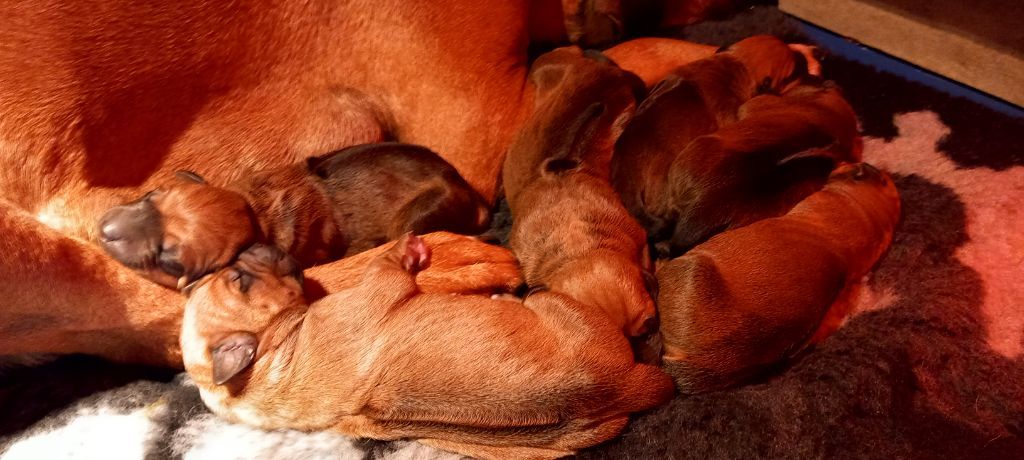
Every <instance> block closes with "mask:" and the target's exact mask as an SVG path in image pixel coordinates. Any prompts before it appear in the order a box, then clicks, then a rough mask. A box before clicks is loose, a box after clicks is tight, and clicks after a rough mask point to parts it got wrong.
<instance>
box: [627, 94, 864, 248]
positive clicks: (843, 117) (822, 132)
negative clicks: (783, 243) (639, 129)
mask: <svg viewBox="0 0 1024 460" xmlns="http://www.w3.org/2000/svg"><path fill="white" fill-rule="evenodd" d="M736 117H737V120H736V121H735V122H732V123H730V124H726V125H724V126H723V127H721V128H718V129H717V130H716V131H714V132H713V133H711V134H706V135H701V136H698V137H696V138H694V139H693V140H691V141H689V142H688V143H687V144H685V145H682V146H679V147H680V149H679V150H675V151H673V150H671V149H668V148H664V147H665V145H664V144H660V143H659V142H658V140H656V139H652V140H649V141H648V142H649V144H650V148H648V147H644V149H646V153H645V154H644V155H641V156H640V157H638V158H635V163H634V164H632V165H630V166H629V168H628V169H629V172H627V168H623V167H620V168H619V169H617V170H616V172H617V173H619V174H618V176H617V177H616V185H617V189H618V191H619V192H620V193H621V194H622V197H623V201H624V202H625V203H628V205H629V206H630V211H631V212H632V213H634V215H636V216H637V218H638V219H639V220H640V222H642V223H643V225H644V226H645V227H646V228H647V231H648V233H649V235H650V237H651V239H652V240H654V241H663V240H665V239H670V240H671V241H670V253H671V255H672V256H677V255H679V254H682V253H683V252H685V251H686V250H687V249H689V248H691V247H693V246H694V245H696V244H698V243H700V242H702V241H704V240H705V239H707V238H708V237H710V236H711V235H714V234H715V233H718V232H721V231H723V230H727V229H731V228H736V227H740V226H743V225H747V224H749V223H751V222H755V221H757V220H760V219H762V218H765V217H772V216H777V215H780V214H782V213H785V212H786V211H787V210H788V209H790V208H791V207H792V206H793V205H794V204H796V202H797V201H799V200H801V199H802V198H804V197H806V196H807V195H809V194H810V193H813V192H814V191H816V190H818V189H820V188H821V186H822V185H823V184H824V182H825V180H826V179H827V177H828V174H829V172H830V171H831V170H832V169H833V168H834V167H835V165H836V164H839V163H842V162H856V161H859V160H860V155H861V139H860V136H859V134H858V133H857V119H856V116H855V115H854V113H853V110H852V109H851V108H850V106H849V104H847V102H846V100H845V99H844V98H843V96H842V94H841V92H840V91H839V89H838V88H836V87H834V86H833V85H831V84H824V85H799V86H796V87H793V88H791V89H789V90H787V91H786V92H785V93H783V94H782V95H773V94H765V95H760V96H756V97H754V98H752V99H750V100H749V101H747V102H746V103H744V104H743V105H742V106H740V107H739V109H738V110H737V111H736ZM621 145H622V144H620V146H621ZM633 145H637V144H633ZM662 148H664V149H663V150H660V151H658V152H655V150H658V149H662ZM630 152H635V151H633V150H630V149H628V148H625V149H623V150H620V151H617V154H618V155H620V156H619V159H618V161H619V163H618V164H619V165H620V166H621V165H625V164H627V162H628V161H627V160H628V159H629V155H630ZM640 165H643V166H640ZM634 181H635V182H634Z"/></svg>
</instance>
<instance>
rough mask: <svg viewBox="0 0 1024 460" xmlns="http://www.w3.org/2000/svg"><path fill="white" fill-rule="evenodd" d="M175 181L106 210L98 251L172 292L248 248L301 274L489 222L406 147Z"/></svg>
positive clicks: (474, 202) (434, 165) (422, 155)
mask: <svg viewBox="0 0 1024 460" xmlns="http://www.w3.org/2000/svg"><path fill="white" fill-rule="evenodd" d="M178 178H179V180H178V181H177V182H176V183H175V184H173V185H171V186H170V187H166V188H160V189H157V190H154V191H152V192H150V193H148V194H146V195H145V196H143V197H142V198H140V199H139V200H136V201H134V202H132V203H128V204H126V205H122V206H118V207H115V208H113V209H111V210H109V211H108V212H107V213H106V214H105V215H104V216H103V218H102V219H101V220H100V235H101V236H100V240H101V241H100V243H101V245H102V246H103V248H104V249H105V250H106V251H107V252H108V253H109V254H110V255H111V256H113V257H114V258H115V259H117V260H118V261H120V262H121V263H123V264H125V265H127V266H129V267H132V268H135V269H136V270H137V271H138V272H139V273H141V274H143V275H144V276H146V277H148V278H150V279H153V280H154V281H156V282H158V283H160V284H164V285H167V286H177V287H179V288H180V287H181V286H183V285H184V284H187V283H188V282H190V281H192V280H194V279H196V278H198V277H199V276H202V275H203V274H206V273H209V272H211V271H213V270H216V269H217V268H220V267H223V266H225V265H226V264H228V263H229V262H230V261H231V260H232V259H234V257H235V256H236V255H237V254H238V253H239V252H241V251H242V249H244V248H245V247H247V246H249V245H251V244H253V243H254V242H262V243H267V244H272V245H274V246H277V247H279V248H281V249H282V250H284V251H286V252H288V253H289V254H291V255H292V256H294V257H295V258H296V259H298V261H299V263H300V264H301V265H302V266H304V267H308V266H312V265H315V264H318V263H322V262H327V261H330V260H335V259H338V258H341V257H345V256H347V255H351V254H356V253H359V252H362V251H365V250H367V249H370V248H372V247H375V246H378V245H380V244H382V243H384V242H386V241H389V240H393V239H395V238H398V237H399V236H401V235H402V234H404V233H405V232H408V231H416V232H430V231H437V230H449V231H453V232H458V233H479V232H481V231H483V230H484V229H485V228H486V226H487V224H488V220H489V209H488V207H487V206H486V203H484V201H483V199H482V198H481V197H480V196H479V195H478V194H477V193H476V192H475V191H473V189H472V188H471V187H470V186H469V185H468V184H467V183H466V181H464V180H463V179H462V177H461V176H459V174H458V172H457V171H455V168H453V167H452V166H451V165H449V164H448V163H447V162H445V161H444V160H443V159H441V158H440V157H439V156H437V154H435V153H434V152H432V151H430V150H428V149H426V148H424V147H419V146H415V145H409V144H399V143H377V144H365V145H359V146H354V147H349V148H346V149H343V150H340V151H337V152H334V153H331V154H327V155H324V156H321V157H314V158H309V159H308V160H307V161H306V162H305V163H302V164H296V165H292V166H287V167H283V168H278V169H272V170H267V171H261V172H257V173H255V174H252V175H250V176H249V177H247V178H245V179H242V180H240V181H238V182H236V183H233V184H230V185H228V186H227V187H223V188H222V187H216V186H213V185H210V184H207V183H206V182H205V181H204V180H203V179H202V178H201V177H199V176H198V175H196V174H194V173H191V172H181V173H179V174H178Z"/></svg>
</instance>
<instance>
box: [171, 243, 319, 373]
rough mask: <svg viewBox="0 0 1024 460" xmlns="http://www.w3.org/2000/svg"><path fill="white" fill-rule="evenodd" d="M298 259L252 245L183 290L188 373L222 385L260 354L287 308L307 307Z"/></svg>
mask: <svg viewBox="0 0 1024 460" xmlns="http://www.w3.org/2000/svg"><path fill="white" fill-rule="evenodd" d="M302 282H303V279H302V271H301V269H300V267H299V264H298V262H296V261H295V259H293V258H292V257H291V256H289V255H287V254H285V253H284V252H283V251H281V250H280V249H277V248H276V247H273V246H266V245H262V244H256V245H253V246H252V247H250V248H248V249H246V250H245V251H244V252H242V254H241V255H239V256H238V260H237V261H236V262H235V263H234V264H232V265H230V266H228V267H225V268H222V269H220V270H218V271H217V272H215V273H213V274H212V275H209V276H206V277H204V278H202V279H200V280H198V281H196V282H195V283H194V285H192V286H189V287H188V288H186V294H188V296H189V298H188V302H187V303H186V305H185V321H184V323H185V324H184V326H183V328H182V344H181V345H182V351H183V353H184V354H185V364H186V367H187V368H188V369H189V372H190V373H195V372H200V373H204V372H206V371H207V369H208V372H209V374H207V375H209V376H210V377H211V380H212V382H213V383H214V384H216V385H222V384H224V383H225V382H227V381H228V380H231V378H232V377H234V376H236V375H238V374H239V373H241V372H242V371H244V370H245V369H246V368H248V366H249V365H250V364H252V363H253V362H254V361H255V360H256V358H257V357H258V356H259V355H260V354H262V353H263V352H264V349H263V348H265V347H263V348H261V346H260V343H261V342H264V343H268V344H269V342H270V341H269V340H268V339H271V338H272V337H273V331H272V329H273V327H272V326H273V323H274V321H275V319H277V318H280V317H281V315H282V313H284V312H286V311H293V310H300V311H305V309H306V308H308V306H307V305H306V303H305V300H304V299H303V292H302Z"/></svg>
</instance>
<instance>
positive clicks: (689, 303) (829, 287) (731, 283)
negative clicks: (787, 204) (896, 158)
mask: <svg viewBox="0 0 1024 460" xmlns="http://www.w3.org/2000/svg"><path fill="white" fill-rule="evenodd" d="M899 214H900V202H899V196H898V194H897V192H896V188H895V186H894V185H893V183H892V181H891V180H890V179H889V177H888V176H887V175H886V174H885V173H883V172H881V171H879V170H877V169H875V168H874V167H872V166H870V165H867V164H863V163H862V164H854V165H845V166H841V167H840V168H838V169H836V171H835V172H833V173H832V175H831V177H830V178H829V181H828V184H827V185H825V187H824V188H823V189H822V190H821V191H819V192H816V193H814V194H812V195H811V196H809V197H808V198H807V199H805V200H804V201H802V202H800V203H799V204H798V205H796V206H795V207H794V208H793V209H792V210H791V211H789V213H787V214H786V215H784V216H781V217H775V218H769V219H765V220H762V221H760V222H756V223H753V224H750V225H748V226H746V227H743V228H739V229H736V230H731V231H727V232H725V233H722V234H720V235H717V236H715V237H712V238H711V239H710V240H708V241H707V242H705V243H702V244H700V245H698V246H697V247H695V248H694V249H693V250H691V251H689V252H688V253H686V255H684V256H682V257H680V258H678V259H674V260H672V261H670V262H667V263H666V264H665V265H664V266H662V267H661V268H660V269H659V270H658V280H659V281H660V285H661V294H660V296H659V297H658V308H659V313H660V315H661V333H662V337H663V339H664V356H663V359H664V366H665V369H666V370H667V371H668V372H669V374H671V375H672V376H673V378H674V379H675V381H676V385H677V386H678V387H679V389H680V391H682V392H685V393H697V392H702V391H709V390H714V389H720V388H723V387H727V386H730V385H734V384H736V383H739V382H741V381H743V380H744V379H746V378H748V377H750V376H751V375H754V374H755V373H757V372H758V371H761V370H764V369H765V367H767V366H770V365H772V364H774V363H777V362H779V361H780V360H783V359H785V358H787V357H790V356H792V355H793V354H794V353H796V352H798V351H799V350H801V349H802V348H803V347H804V346H805V345H807V343H808V341H809V340H810V339H811V338H812V337H813V336H814V335H815V331H817V330H818V329H819V326H821V325H822V320H823V318H825V316H826V314H827V313H829V310H830V307H831V306H833V305H834V304H837V303H840V302H842V301H843V300H844V296H845V295H846V294H847V293H848V291H849V289H850V288H851V286H853V285H855V284H856V283H858V282H859V281H860V280H861V278H862V277H863V276H864V275H865V274H866V273H867V272H868V271H869V270H870V269H871V267H872V266H873V265H874V264H875V262H876V261H877V260H878V259H879V257H881V255H882V253H883V252H884V251H885V250H886V248H888V246H889V243H890V241H891V239H892V232H893V229H894V228H895V226H896V223H897V221H898V220H899ZM818 336H819V337H820V336H821V334H818Z"/></svg>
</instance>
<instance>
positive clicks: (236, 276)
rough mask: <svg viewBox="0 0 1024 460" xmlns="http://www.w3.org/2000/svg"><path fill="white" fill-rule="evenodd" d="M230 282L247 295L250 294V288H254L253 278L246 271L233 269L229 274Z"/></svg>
mask: <svg viewBox="0 0 1024 460" xmlns="http://www.w3.org/2000/svg"><path fill="white" fill-rule="evenodd" d="M228 281H231V282H232V283H234V285H235V286H236V287H238V290H239V291H241V292H242V293H246V292H249V288H250V287H252V282H253V276H252V274H251V273H249V272H247V271H245V270H239V269H237V268H233V269H231V271H230V272H228Z"/></svg>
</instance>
